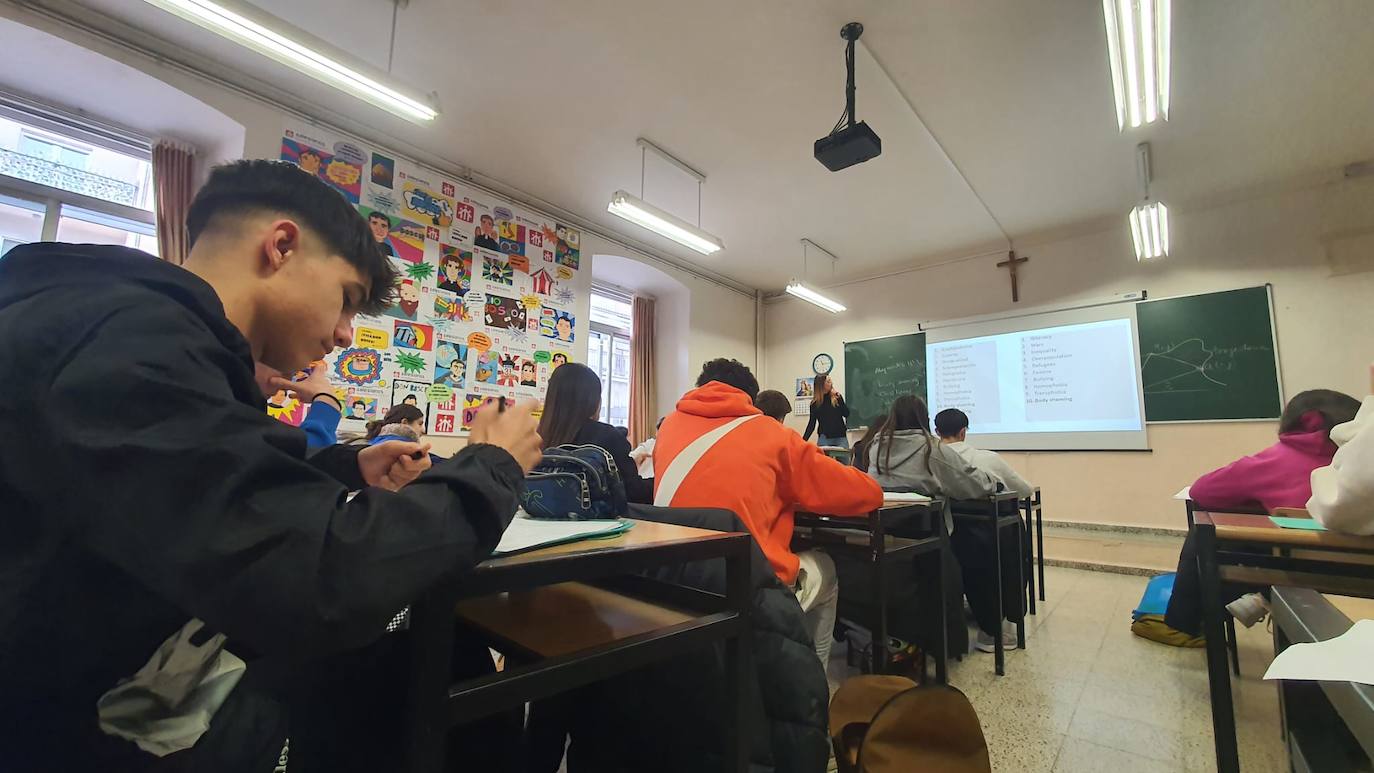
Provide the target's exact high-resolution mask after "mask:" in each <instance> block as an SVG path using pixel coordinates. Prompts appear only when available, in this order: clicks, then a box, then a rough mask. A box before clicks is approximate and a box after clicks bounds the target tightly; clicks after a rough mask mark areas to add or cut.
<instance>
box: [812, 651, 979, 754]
mask: <svg viewBox="0 0 1374 773" xmlns="http://www.w3.org/2000/svg"><path fill="white" fill-rule="evenodd" d="M830 742H831V744H832V745H833V746H834V747H835V760H836V762H837V764H838V770H839V773H908V771H915V770H919V771H922V773H992V762H991V761H990V760H989V758H988V745H987V741H986V740H985V739H984V738H983V728H982V726H981V725H980V724H979V723H978V714H977V712H975V711H974V710H973V704H971V703H969V700H968V698H967V697H965V696H964V694H963V693H962V692H960V691H959V690H957V689H955V688H953V687H949V686H947V685H938V684H932V685H923V686H920V687H917V686H916V683H915V682H913V681H911V680H910V679H907V678H906V677H904V676H877V675H874V676H857V677H854V678H852V679H850V680H848V681H846V682H845V683H844V684H843V685H841V686H840V689H839V690H838V691H836V693H835V697H834V698H833V699H831V701H830Z"/></svg>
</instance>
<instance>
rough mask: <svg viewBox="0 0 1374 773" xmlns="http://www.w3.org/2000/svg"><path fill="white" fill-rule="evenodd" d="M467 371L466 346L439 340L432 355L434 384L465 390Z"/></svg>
mask: <svg viewBox="0 0 1374 773" xmlns="http://www.w3.org/2000/svg"><path fill="white" fill-rule="evenodd" d="M467 371H468V347H467V344H460V343H458V342H456V341H447V340H444V339H442V338H441V339H439V347H438V349H437V350H436V351H435V353H434V383H436V384H442V385H443V386H446V387H449V388H450V389H457V390H463V389H466V388H467Z"/></svg>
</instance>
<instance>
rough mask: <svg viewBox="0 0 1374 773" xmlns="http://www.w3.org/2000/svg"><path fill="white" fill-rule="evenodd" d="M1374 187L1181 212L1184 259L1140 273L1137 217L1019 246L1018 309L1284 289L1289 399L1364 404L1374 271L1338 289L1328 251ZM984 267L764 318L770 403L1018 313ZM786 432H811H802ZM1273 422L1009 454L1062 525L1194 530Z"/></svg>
mask: <svg viewBox="0 0 1374 773" xmlns="http://www.w3.org/2000/svg"><path fill="white" fill-rule="evenodd" d="M1371 188H1374V181H1371V182H1369V183H1361V184H1359V185H1354V184H1345V185H1339V184H1337V185H1331V186H1327V187H1325V188H1317V189H1309V190H1305V191H1299V192H1291V193H1286V194H1276V195H1270V196H1266V197H1263V198H1259V199H1253V200H1250V201H1246V202H1242V203H1235V204H1230V205H1225V206H1218V207H1215V208H1212V209H1207V210H1197V209H1194V210H1189V209H1188V208H1186V207H1178V208H1177V210H1178V211H1177V212H1176V213H1175V216H1174V217H1172V218H1171V221H1173V223H1172V225H1173V239H1172V240H1173V248H1172V254H1171V255H1170V256H1169V257H1168V258H1165V259H1163V260H1160V261H1155V262H1150V263H1145V264H1138V263H1137V262H1136V261H1135V260H1134V258H1133V255H1132V252H1131V245H1130V240H1129V236H1128V234H1127V231H1126V228H1125V217H1124V216H1123V217H1122V218H1121V223H1120V225H1119V226H1112V227H1111V228H1110V229H1109V230H1106V231H1102V232H1099V233H1093V234H1089V235H1085V236H1079V237H1075V238H1068V239H1062V240H1057V241H1050V242H1045V243H1039V244H1033V243H1026V244H1017V248H1018V251H1019V252H1021V253H1022V254H1025V255H1028V256H1030V258H1031V260H1030V263H1028V264H1026V265H1024V266H1023V271H1022V276H1021V303H1020V304H1019V306H1020V307H1029V306H1038V305H1051V304H1057V303H1065V302H1072V301H1074V300H1078V299H1088V298H1097V297H1102V296H1105V295H1109V294H1112V293H1117V292H1126V291H1130V290H1140V289H1145V290H1148V291H1149V293H1150V295H1151V296H1152V297H1165V296H1170V295H1180V294H1188V293H1197V292H1207V291H1213V290H1225V289H1231V288H1236V287H1246V286H1254V285H1259V284H1264V283H1266V282H1269V283H1272V284H1273V285H1274V302H1275V307H1276V308H1275V313H1276V324H1277V332H1278V338H1279V351H1280V366H1281V369H1282V374H1283V382H1284V388H1285V391H1286V393H1287V394H1286V395H1285V396H1286V397H1291V396H1292V395H1293V394H1296V393H1297V392H1299V391H1301V390H1304V389H1311V388H1317V387H1325V388H1331V389H1338V390H1342V391H1345V392H1348V393H1350V394H1353V395H1356V396H1362V395H1364V394H1366V392H1367V390H1368V389H1369V383H1368V376H1367V373H1368V367H1369V363H1370V362H1371V361H1374V272H1371V271H1370V269H1374V255H1365V256H1364V257H1363V263H1362V268H1363V269H1364V270H1363V272H1360V273H1350V274H1347V275H1343V276H1337V277H1333V276H1332V271H1331V269H1330V268H1329V266H1328V263H1327V259H1326V253H1325V248H1324V245H1323V241H1322V238H1323V235H1326V234H1331V233H1335V232H1349V231H1351V230H1356V231H1358V230H1361V229H1363V230H1364V231H1365V232H1366V233H1368V232H1369V230H1370V229H1371V228H1374V206H1352V205H1354V204H1367V203H1369V202H1370V200H1371V196H1370V193H1371ZM998 260H999V258H997V257H984V258H978V259H974V260H969V261H964V262H959V263H952V264H948V265H944V266H937V267H932V268H929V269H924V270H918V271H912V272H908V273H905V274H901V275H897V276H891V277H887V278H883V279H875V280H870V281H866V282H861V283H856V284H851V285H847V286H843V287H838V288H834V289H833V290H831V291H829V292H830V294H832V295H834V296H835V297H836V298H837V299H838V300H840V301H841V302H843V303H844V304H846V305H847V306H848V307H849V311H848V312H847V313H844V314H840V315H838V316H831V315H830V314H827V313H825V312H823V311H821V310H820V309H816V308H815V307H812V306H809V305H807V304H804V303H801V302H799V301H793V300H786V301H780V302H777V303H772V304H770V305H769V306H768V307H767V310H766V324H765V331H764V340H765V342H766V349H765V359H766V363H765V365H766V367H765V372H766V373H767V376H768V383H767V384H766V385H765V388H772V389H779V390H782V391H784V392H786V391H787V390H788V389H790V388H791V386H792V379H793V378H795V377H797V376H802V375H809V374H810V373H811V368H810V364H811V358H812V357H813V356H814V355H815V354H816V353H818V352H821V351H826V352H830V353H832V354H834V355H836V357H837V364H836V368H835V371H836V373H835V376H836V379H835V381H836V383H837V384H838V386H839V387H840V389H841V390H843V388H844V383H843V381H844V375H843V365H842V362H840V361H839V359H840V358H841V356H842V354H843V345H842V342H843V341H844V340H846V339H848V340H856V339H860V338H869V337H873V336H880V335H888V334H892V333H901V332H909V331H912V330H914V329H915V326H916V323H917V322H919V321H936V320H941V319H952V318H957V317H965V316H971V315H977V314H988V313H995V312H1000V311H1005V310H1008V309H1010V308H1012V303H1011V298H1010V287H1009V282H1008V279H1007V273H1006V270H1005V269H998V268H996V267H995V265H994V264H995V263H996V262H997V261H998ZM789 423H791V424H793V425H795V426H797V427H798V428H801V427H802V426H804V423H805V419H804V418H797V417H794V418H792V419H790V420H789ZM1275 427H1276V424H1275V423H1274V422H1248V423H1239V424H1237V423H1211V424H1192V425H1178V424H1174V425H1160V424H1153V425H1150V427H1149V435H1150V442H1151V446H1152V448H1153V453H1129V452H1114V453H1093V452H1077V453H1034V454H1032V453H1009V454H1007V457H1008V459H1009V461H1010V462H1011V463H1012V465H1013V466H1015V467H1017V468H1018V469H1019V470H1021V471H1023V472H1025V473H1027V475H1028V477H1029V479H1030V480H1031V481H1032V482H1034V483H1037V484H1040V485H1041V486H1042V487H1043V488H1044V495H1045V501H1046V517H1047V518H1051V519H1054V520H1072V521H1087V522H1098V523H1118V524H1135V525H1147V526H1163V527H1176V528H1182V527H1183V523H1184V522H1183V519H1182V510H1181V507H1180V506H1179V504H1178V503H1177V502H1174V501H1173V500H1171V499H1170V496H1171V495H1172V494H1173V493H1174V492H1175V491H1177V490H1178V489H1179V488H1181V487H1182V486H1184V485H1187V484H1188V483H1191V482H1192V480H1193V479H1194V478H1196V477H1197V476H1198V475H1199V474H1201V473H1203V472H1206V471H1208V470H1210V469H1212V468H1215V467H1217V466H1220V465H1221V464H1224V463H1226V462H1229V461H1231V460H1233V459H1235V458H1237V457H1239V456H1242V455H1244V454H1248V453H1253V452H1255V451H1257V450H1259V449H1260V448H1262V447H1264V446H1265V445H1268V444H1269V443H1271V442H1273V437H1274V432H1275Z"/></svg>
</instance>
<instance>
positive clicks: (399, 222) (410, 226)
mask: <svg viewBox="0 0 1374 773" xmlns="http://www.w3.org/2000/svg"><path fill="white" fill-rule="evenodd" d="M358 211H359V212H361V213H362V216H363V217H365V218H367V230H368V231H369V232H371V234H372V238H373V239H374V240H375V241H376V242H377V247H378V249H380V250H381V251H382V254H383V255H386V256H387V257H388V258H399V259H401V260H403V261H405V262H407V263H420V262H423V261H424V259H425V229H424V228H422V227H420V226H419V225H416V224H415V223H412V222H410V221H408V220H406V219H404V218H402V217H399V216H397V215H392V214H389V213H387V212H386V211H384V210H380V209H374V208H372V207H367V206H362V207H358Z"/></svg>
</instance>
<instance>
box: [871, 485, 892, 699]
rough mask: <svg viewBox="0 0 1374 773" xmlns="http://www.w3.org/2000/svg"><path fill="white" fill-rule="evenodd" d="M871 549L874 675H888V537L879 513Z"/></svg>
mask: <svg viewBox="0 0 1374 773" xmlns="http://www.w3.org/2000/svg"><path fill="white" fill-rule="evenodd" d="M872 519H873V525H872V528H871V529H870V534H871V535H872V536H871V537H870V542H869V547H870V550H871V552H872V555H873V578H874V582H876V583H877V584H878V585H877V593H876V594H875V595H876V596H877V601H878V625H877V627H876V629H875V630H874V631H873V645H872V649H873V673H875V674H886V673H887V670H888V667H889V666H890V665H891V663H892V653H891V652H890V651H889V650H888V648H887V535H886V533H885V532H884V530H883V519H882V516H881V515H880V514H879V513H878V512H876V511H875V512H874V513H873V515H872Z"/></svg>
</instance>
